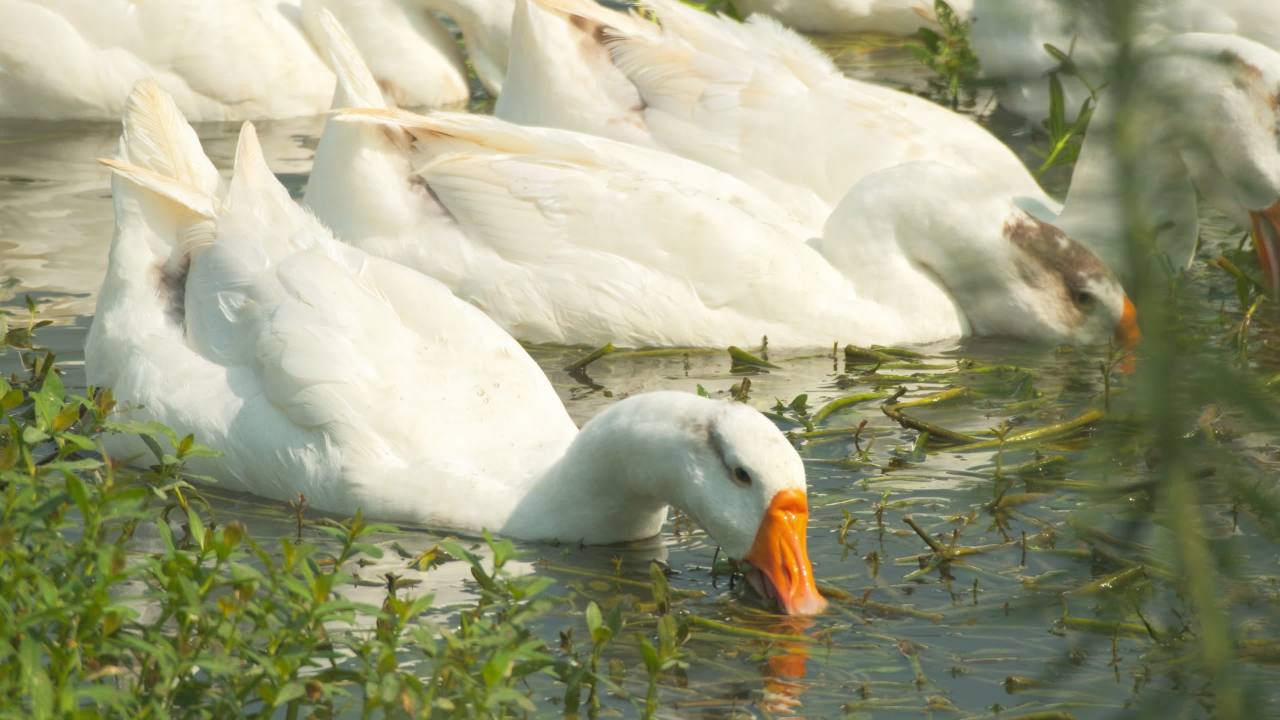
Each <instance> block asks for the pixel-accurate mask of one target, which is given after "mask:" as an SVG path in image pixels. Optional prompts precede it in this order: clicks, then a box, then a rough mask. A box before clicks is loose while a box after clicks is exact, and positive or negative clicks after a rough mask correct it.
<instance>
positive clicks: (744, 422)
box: [85, 83, 825, 613]
mask: <svg viewBox="0 0 1280 720" xmlns="http://www.w3.org/2000/svg"><path fill="white" fill-rule="evenodd" d="M104 162H105V163H106V164H108V165H109V166H110V167H111V168H112V170H113V171H114V173H115V177H114V178H113V181H112V190H113V196H114V202H115V209H116V233H115V236H114V239H113V240H112V246H111V256H110V261H109V267H108V271H107V275H106V278H105V279H104V281H103V285H102V290H101V293H100V295H99V300H98V308H97V312H96V314H95V316H94V320H93V325H92V328H91V330H90V333H89V338H88V341H87V345H86V348H85V364H86V371H87V375H88V380H89V382H91V383H93V384H95V385H100V386H110V387H112V388H114V390H115V394H116V397H117V398H118V399H119V400H120V401H121V405H122V406H124V407H127V408H128V410H126V412H127V413H128V414H129V416H130V417H132V418H136V419H148V420H158V421H160V422H163V423H165V424H166V425H168V426H170V427H172V428H174V429H175V430H176V431H178V432H179V433H194V434H195V435H196V436H197V437H199V438H200V439H201V441H202V442H206V443H208V444H209V445H211V446H212V447H215V448H217V449H219V450H221V451H222V455H221V457H219V458H216V459H206V460H203V461H202V462H203V463H204V465H203V466H202V467H201V469H200V471H201V472H203V473H206V474H208V475H210V476H212V477H213V478H215V479H216V480H217V481H218V482H220V483H222V484H223V485H224V486H225V487H227V488H230V489H235V490H242V491H247V492H250V493H254V494H257V495H260V496H264V497H268V498H275V499H280V500H284V499H290V498H296V497H297V496H298V494H299V493H304V494H305V495H306V497H307V501H308V502H309V503H310V505H311V506H312V507H314V508H316V509H319V510H322V511H327V512H334V513H350V512H353V511H355V510H356V509H362V510H363V511H364V513H365V514H366V515H367V516H370V517H373V518H379V519H383V520H389V521H401V522H411V523H418V524H423V525H428V526H436V527H441V528H452V529H457V530H462V531H471V532H478V531H480V530H482V529H490V530H493V531H496V532H500V533H503V534H506V535H510V536H513V537H518V538H527V539H533V540H549V539H558V540H564V541H572V542H579V541H581V542H587V543H613V542H625V541H630V540H637V539H640V538H646V537H650V536H652V535H655V534H656V533H658V532H659V531H660V529H661V528H662V525H663V522H664V520H665V518H666V516H667V508H668V506H670V505H674V506H676V507H679V508H680V509H681V510H683V511H685V512H686V513H687V514H688V515H689V516H690V517H691V518H693V519H694V520H695V521H696V522H698V523H699V524H700V525H701V526H702V527H703V528H704V529H706V531H707V532H708V534H709V535H710V536H711V538H712V539H713V540H714V541H715V542H717V543H719V544H720V545H721V547H722V548H723V549H724V551H725V552H727V553H728V554H730V555H731V556H733V557H736V558H740V559H746V560H748V561H750V562H751V563H752V565H753V566H754V567H755V568H756V569H757V570H759V571H760V572H761V573H763V577H764V579H765V580H766V582H765V585H766V586H767V588H769V594H771V595H773V596H775V597H777V598H778V600H779V602H780V603H781V604H782V606H783V608H784V609H785V610H786V611H787V612H789V613H813V612H817V611H820V610H821V609H822V607H823V606H824V605H825V601H824V600H823V598H822V597H821V596H820V595H819V594H818V591H817V589H816V586H815V585H814V581H813V575H812V568H811V566H810V563H809V558H808V554H807V550H806V540H805V532H806V524H807V517H808V508H807V500H806V483H805V472H804V466H803V464H802V463H801V461H800V457H799V455H798V454H797V453H796V451H795V450H794V448H792V447H791V444H790V443H789V442H788V441H787V440H786V438H785V437H784V436H783V435H782V433H781V432H780V431H779V430H778V429H777V428H776V427H775V426H774V425H773V424H772V423H770V422H769V421H768V420H767V419H766V418H765V417H764V416H762V415H761V414H760V413H758V412H756V411H755V410H753V409H751V408H750V407H748V406H746V405H744V404H741V403H731V402H724V401H715V400H710V399H707V398H702V397H698V396H696V395H691V394H686V393H676V392H658V393H648V394H641V395H636V396H633V397H630V398H627V399H625V400H622V401H619V402H617V403H615V404H614V405H612V406H611V407H610V408H609V409H607V410H605V411H603V412H601V413H600V414H599V415H597V416H596V417H595V418H593V419H592V420H590V421H589V422H587V423H586V424H585V425H584V426H583V427H582V429H581V430H579V429H577V428H576V427H574V423H573V422H572V421H571V420H570V418H569V415H568V413H567V412H566V411H565V408H564V406H563V405H562V404H561V402H560V400H559V398H558V397H557V396H556V393H555V391H554V389H553V388H552V386H551V384H550V382H549V381H548V380H547V379H546V377H545V376H544V375H543V373H542V371H541V369H540V368H539V367H538V366H537V365H536V364H535V363H534V361H533V360H532V359H531V358H530V357H529V356H528V355H527V354H526V353H525V351H524V350H523V349H522V348H521V347H520V345H519V344H518V343H516V341H515V340H514V339H512V338H511V336H510V335H508V334H507V333H505V332H503V331H502V330H501V329H500V328H499V327H498V326H497V325H496V324H494V323H493V322H492V321H490V320H489V319H488V318H487V317H485V315H484V314H483V313H481V312H480V311H479V310H477V309H475V308H474V307H472V306H470V305H468V304H466V303H464V302H462V301H461V300H458V299H457V298H455V297H454V296H453V295H452V294H451V293H450V292H449V291H448V289H447V288H445V287H444V286H443V285H442V284H440V283H439V282H437V281H435V280H433V279H431V278H429V277H427V276H425V275H422V274H420V273H417V272H415V271H413V270H410V269H408V268H405V267H402V266H399V265H396V264H395V263H392V262H390V261H387V260H383V259H380V258H376V257H372V256H370V255H368V254H366V253H364V252H362V251H360V250H358V249H356V248H353V247H351V246H349V245H344V244H342V243H339V242H338V241H336V240H335V239H334V238H333V237H332V235H331V234H330V233H329V231H328V230H326V229H325V228H324V227H323V226H322V225H321V224H320V223H319V222H318V221H316V219H315V218H314V217H313V216H311V215H310V214H309V213H307V212H306V211H305V210H303V209H301V208H300V207H298V206H297V205H296V204H295V203H294V202H293V201H292V199H291V198H290V197H289V195H288V192H287V191H286V190H285V188H284V187H283V186H281V185H280V184H279V182H278V181H277V180H276V178H275V177H274V176H273V175H272V174H271V172H270V170H269V169H268V168H267V166H266V164H265V162H264V161H263V158H262V156H261V152H260V149H259V147H258V145H257V140H256V135H255V133H254V131H253V128H252V126H250V125H246V126H245V128H244V129H243V130H242V132H241V137H240V144H239V147H238V149H237V154H236V166H235V172H234V175H233V177H232V180H231V182H230V186H229V188H228V189H227V191H226V192H225V194H223V193H222V192H221V191H220V189H219V184H220V183H219V176H218V173H217V171H216V170H215V169H214V168H213V166H212V165H211V164H210V163H209V161H208V159H207V158H206V157H205V156H204V155H203V153H202V151H201V148H200V145H199V142H198V140H197V139H196V136H195V133H194V132H192V130H191V128H190V127H189V126H187V125H186V123H185V122H184V121H183V119H182V117H181V115H180V114H179V113H178V112H177V110H176V108H175V107H174V105H173V103H172V101H170V100H169V98H168V97H167V96H165V95H164V94H163V93H162V92H161V91H160V90H158V89H157V88H156V87H155V86H154V85H151V84H146V83H144V84H142V85H140V86H139V87H138V88H137V90H136V91H135V92H134V93H133V94H132V95H131V97H130V100H129V103H128V106H127V108H126V114H125V117H124V135H123V140H122V142H121V151H120V156H119V158H118V159H116V160H108V161H104ZM116 440H117V442H118V443H122V444H117V445H115V446H113V447H112V448H111V450H112V452H113V454H116V455H117V456H122V457H130V456H136V455H137V454H140V453H145V450H144V449H143V448H141V447H134V444H136V442H137V440H136V438H135V439H133V440H132V441H130V440H128V439H127V438H123V437H121V438H117V439H116ZM131 442H132V443H133V444H131Z"/></svg>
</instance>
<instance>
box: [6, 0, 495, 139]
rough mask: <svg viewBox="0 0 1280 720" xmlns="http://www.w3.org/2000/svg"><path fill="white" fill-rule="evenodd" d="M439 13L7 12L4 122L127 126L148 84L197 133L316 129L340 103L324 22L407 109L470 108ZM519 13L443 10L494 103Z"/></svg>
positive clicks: (151, 7)
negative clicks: (238, 126) (307, 124)
mask: <svg viewBox="0 0 1280 720" xmlns="http://www.w3.org/2000/svg"><path fill="white" fill-rule="evenodd" d="M439 3H445V0H431V2H430V3H429V2H428V0H216V1H214V0H166V1H165V2H134V1H132V0H0V117H14V118H40V119H93V120H113V121H114V120H116V119H118V118H119V117H120V115H121V112H122V110H123V108H124V102H125V98H126V97H127V96H128V94H129V90H130V89H131V88H132V87H133V85H134V83H136V82H138V81H139V80H142V79H144V78H151V79H154V80H155V81H156V82H157V83H159V84H160V86H161V87H163V88H164V89H165V90H167V91H168V92H169V93H170V94H171V95H172V96H173V97H174V99H175V101H176V102H177V103H178V107H179V108H180V109H181V110H182V111H183V113H184V114H185V115H186V116H187V117H188V118H190V119H191V120H197V121H218V120H243V119H249V118H283V117H296V116H302V115H314V114H316V113H319V112H323V111H324V109H325V108H326V107H327V106H328V104H329V100H330V98H332V93H333V73H332V72H331V71H330V70H329V68H328V67H326V65H325V63H324V61H323V59H322V58H321V57H320V56H319V55H317V53H316V51H315V49H314V47H313V38H314V31H315V29H316V28H317V23H316V18H317V17H318V14H319V12H320V11H321V10H324V9H327V10H329V11H331V12H332V13H334V14H335V15H336V16H337V17H338V18H339V20H341V21H342V22H343V23H344V24H345V26H346V28H347V30H348V31H349V32H350V34H351V35H352V37H353V39H354V41H355V43H356V45H357V46H359V47H360V49H361V52H363V53H364V55H365V58H366V60H367V61H368V62H369V65H370V67H371V68H372V69H373V73H374V76H375V77H376V78H377V80H378V82H379V84H380V85H381V86H382V88H383V89H384V90H385V91H386V92H387V94H388V95H389V96H390V97H394V98H395V99H396V102H398V103H400V104H402V105H405V106H410V107H417V106H423V107H440V106H447V105H458V104H462V103H465V102H466V101H467V99H468V98H469V97H470V94H471V93H470V87H469V85H468V82H467V69H466V62H465V60H464V59H463V56H462V52H461V50H460V49H459V48H458V45H457V43H456V42H455V41H454V39H453V35H452V34H451V33H450V32H449V30H448V28H446V27H445V26H444V25H443V24H442V23H441V22H440V21H439V20H437V19H436V17H435V16H434V15H433V14H432V13H431V12H430V9H431V8H433V7H435V6H436V4H439ZM511 7H512V6H511V0H449V1H448V2H447V3H445V4H444V9H446V10H448V11H449V12H450V13H451V14H452V15H453V16H455V17H457V18H459V24H460V25H461V26H462V28H463V30H464V31H465V32H466V33H467V44H468V46H469V47H470V48H471V57H472V61H473V63H474V64H475V67H476V68H477V71H478V72H479V73H480V77H481V79H482V80H483V81H484V82H485V84H486V86H488V87H489V88H490V90H491V91H492V92H496V91H497V90H498V89H499V88H500V86H501V79H502V75H503V74H504V72H505V64H506V38H507V34H508V32H509V29H510V18H511ZM504 12H505V17H504V16H503V13H504ZM473 16H476V17H478V18H483V19H486V21H485V22H481V21H479V20H475V21H473V19H472V18H473ZM490 17H492V18H497V20H487V19H488V18H490ZM494 55H500V56H501V63H495V62H494V61H493V60H491V56H494Z"/></svg>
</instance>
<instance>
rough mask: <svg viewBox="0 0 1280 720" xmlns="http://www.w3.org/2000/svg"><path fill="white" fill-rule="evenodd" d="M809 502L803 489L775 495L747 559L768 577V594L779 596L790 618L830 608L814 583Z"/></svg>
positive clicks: (779, 600)
mask: <svg viewBox="0 0 1280 720" xmlns="http://www.w3.org/2000/svg"><path fill="white" fill-rule="evenodd" d="M808 524H809V503H808V500H806V499H805V494H804V491H803V490H795V489H791V490H783V491H782V492H779V493H778V494H777V495H774V496H773V501H772V502H770V503H769V509H768V510H766V511H765V513H764V521H763V522H761V523H760V529H759V530H757V531H756V540H755V542H754V543H753V544H752V545H751V552H749V553H747V557H746V560H747V562H749V563H751V565H752V566H753V567H754V568H755V569H757V570H759V571H760V572H761V574H763V575H764V580H765V581H766V585H768V588H767V590H772V591H773V592H772V593H769V592H766V595H769V594H772V595H776V597H777V600H778V602H779V603H780V604H781V605H782V609H783V611H784V612H786V613H787V614H788V615H813V614H815V613H819V612H821V611H822V610H823V608H825V607H826V606H827V601H826V599H824V598H823V597H822V595H820V594H819V593H818V586H817V585H815V584H814V582H813V566H812V565H811V564H810V563H809V551H808V548H807V542H806V538H805V530H806V529H807V526H808Z"/></svg>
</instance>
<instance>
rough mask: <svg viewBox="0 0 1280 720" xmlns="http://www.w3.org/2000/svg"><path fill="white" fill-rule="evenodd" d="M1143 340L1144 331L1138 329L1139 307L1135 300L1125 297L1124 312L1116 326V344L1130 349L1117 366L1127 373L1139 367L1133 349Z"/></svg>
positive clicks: (1121, 347) (1123, 348)
mask: <svg viewBox="0 0 1280 720" xmlns="http://www.w3.org/2000/svg"><path fill="white" fill-rule="evenodd" d="M1141 341H1142V331H1141V330H1139V329H1138V309H1137V308H1135V307H1134V306H1133V301H1132V300H1130V299H1129V298H1127V297H1126V298H1125V299H1124V312H1123V313H1121V314H1120V324H1119V325H1117V326H1116V337H1115V343H1116V346H1117V347H1119V348H1120V349H1122V350H1128V351H1130V352H1128V353H1126V355H1125V357H1124V358H1123V359H1122V360H1120V364H1119V365H1118V366H1117V368H1118V369H1119V370H1120V372H1122V373H1125V374H1126V375H1127V374H1129V373H1132V372H1133V371H1134V370H1135V369H1136V368H1137V362H1136V359H1135V357H1134V355H1133V353H1132V350H1133V349H1134V348H1136V347H1137V346H1138V343H1139V342H1141Z"/></svg>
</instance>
